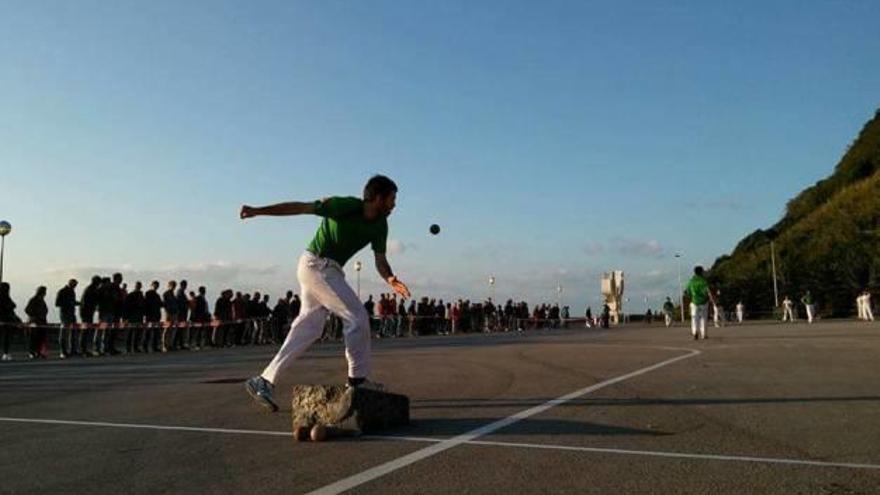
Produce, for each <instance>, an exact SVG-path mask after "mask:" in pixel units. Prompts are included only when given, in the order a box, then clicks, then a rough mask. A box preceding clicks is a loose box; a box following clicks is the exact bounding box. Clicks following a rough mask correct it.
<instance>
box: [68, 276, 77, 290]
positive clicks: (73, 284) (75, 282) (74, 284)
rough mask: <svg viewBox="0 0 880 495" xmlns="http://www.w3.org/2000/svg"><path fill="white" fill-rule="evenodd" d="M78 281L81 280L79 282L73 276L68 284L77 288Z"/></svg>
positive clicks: (72, 287)
mask: <svg viewBox="0 0 880 495" xmlns="http://www.w3.org/2000/svg"><path fill="white" fill-rule="evenodd" d="M78 283H79V282H77V281H76V279H75V278H72V279H70V280H68V281H67V286H68V287H70V288H71V289H76V284H78Z"/></svg>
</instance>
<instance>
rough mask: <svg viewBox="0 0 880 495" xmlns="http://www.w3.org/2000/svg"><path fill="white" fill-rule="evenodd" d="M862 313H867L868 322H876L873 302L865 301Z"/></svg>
mask: <svg viewBox="0 0 880 495" xmlns="http://www.w3.org/2000/svg"><path fill="white" fill-rule="evenodd" d="M862 311H864V312H865V319H866V320H868V321H874V311H873V310H871V300H870V299H865V302H863V303H862Z"/></svg>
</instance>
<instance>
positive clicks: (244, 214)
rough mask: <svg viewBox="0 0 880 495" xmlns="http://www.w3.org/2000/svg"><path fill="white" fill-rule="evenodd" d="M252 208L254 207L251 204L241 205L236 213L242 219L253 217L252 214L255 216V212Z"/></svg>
mask: <svg viewBox="0 0 880 495" xmlns="http://www.w3.org/2000/svg"><path fill="white" fill-rule="evenodd" d="M254 210H255V208H254V207H253V206H248V205H244V206H242V207H241V212H240V213H239V214H238V216H239V217H240V218H241V219H242V220H244V219H246V218H251V217H254V216H256V212H255V211H254Z"/></svg>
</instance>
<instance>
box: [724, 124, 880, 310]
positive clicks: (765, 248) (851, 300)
mask: <svg viewBox="0 0 880 495" xmlns="http://www.w3.org/2000/svg"><path fill="white" fill-rule="evenodd" d="M771 240H772V241H775V247H776V268H777V277H778V278H777V283H778V285H779V297H780V300H781V299H782V297H783V296H784V295H785V294H788V295H789V296H790V297H791V298H792V299H795V300H796V299H799V298H800V295H801V294H802V293H803V292H804V291H805V290H807V289H809V290H810V291H812V293H813V296H814V298H815V299H816V303H817V305H818V308H819V310H820V312H822V313H823V314H829V315H834V316H844V315H848V314H852V313H853V312H854V311H855V297H856V295H857V293H858V292H860V291H861V290H863V289H865V288H866V287H867V288H869V289H871V290H872V291H876V290H877V289H880V110H878V111H877V112H876V113H875V114H874V117H873V118H872V119H871V120H870V121H868V123H867V124H865V126H864V128H862V131H861V132H860V133H859V136H858V137H857V138H856V140H855V141H854V142H853V143H852V145H851V146H850V148H849V149H848V150H847V152H846V153H845V154H844V156H843V158H842V159H841V160H840V163H838V164H837V166H836V167H835V169H834V173H833V174H831V176H829V177H828V178H826V179H823V180H821V181H819V182H817V183H816V184H815V185H813V186H811V187H809V188H807V189H806V190H804V191H802V192H801V193H800V194H798V195H797V196H796V197H795V198H794V199H792V200H791V201H789V202H788V205H787V206H786V213H785V216H783V218H782V219H781V220H780V221H779V222H778V223H777V224H776V225H774V226H773V227H771V228H769V229H767V230H757V231H755V232H753V233H752V234H750V235H748V236H747V237H745V238H744V239H743V240H741V241H740V242H739V244H737V246H736V248H735V249H734V251H733V252H732V253H731V254H730V255H727V256H722V257H720V258H718V259H717V260H716V261H715V264H714V266H713V267H712V270H711V272H710V277H711V279H712V281H713V283H714V284H716V285H717V286H718V287H719V288H720V289H721V290H722V301H723V302H724V304H725V305H726V306H727V307H731V306H732V305H733V304H735V303H736V301H737V300H739V299H742V300H743V302H744V303H745V304H746V306H747V307H748V308H749V309H750V310H751V311H770V310H772V309H773V280H772V276H771V273H772V270H771V261H770V242H771Z"/></svg>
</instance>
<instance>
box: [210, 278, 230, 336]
mask: <svg viewBox="0 0 880 495" xmlns="http://www.w3.org/2000/svg"><path fill="white" fill-rule="evenodd" d="M214 320H215V326H214V332H213V333H212V336H211V345H213V346H215V347H225V346H227V345H229V344H231V342H230V341H229V328H230V326H229V322H230V321H232V291H231V290H229V289H227V290H224V291H223V292H222V293H221V294H220V297H218V298H217V301H216V302H215V303H214Z"/></svg>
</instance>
